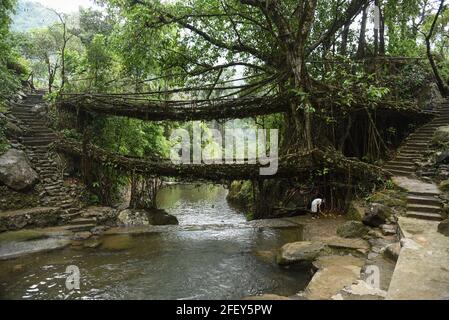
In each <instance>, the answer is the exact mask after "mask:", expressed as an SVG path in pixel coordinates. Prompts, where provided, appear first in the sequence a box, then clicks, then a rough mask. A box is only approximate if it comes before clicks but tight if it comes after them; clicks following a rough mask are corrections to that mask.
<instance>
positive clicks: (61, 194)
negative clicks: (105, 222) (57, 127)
mask: <svg viewBox="0 0 449 320" xmlns="http://www.w3.org/2000/svg"><path fill="white" fill-rule="evenodd" d="M42 97H43V96H42V94H31V95H28V96H27V97H26V98H25V99H24V100H22V101H20V102H19V103H14V104H13V105H12V108H11V113H12V114H13V115H14V116H15V117H16V118H17V119H18V120H20V121H21V122H22V123H23V124H24V125H26V126H27V127H28V130H27V132H26V133H25V134H24V135H23V136H21V137H19V139H18V140H19V141H20V142H21V143H22V144H23V145H24V146H25V147H26V152H27V155H28V157H29V159H30V161H31V163H32V165H33V167H34V168H35V170H36V171H37V172H38V174H39V176H40V178H41V185H42V191H41V192H40V194H39V196H40V202H41V203H42V204H45V205H46V206H52V207H58V208H59V210H60V211H61V215H60V217H61V218H64V221H70V220H71V219H73V218H76V217H77V216H78V215H79V214H78V212H79V210H80V208H79V207H78V204H77V202H76V199H75V198H73V197H72V196H71V194H72V190H71V189H69V188H66V187H65V186H64V183H63V178H62V177H61V173H60V172H59V170H58V167H57V164H56V162H55V161H54V160H51V159H52V155H51V152H50V150H49V148H48V146H49V145H50V144H51V143H53V142H54V141H55V140H56V139H57V135H56V134H55V133H54V132H53V130H51V129H50V128H49V127H48V125H47V123H46V120H45V119H44V118H42V117H41V116H40V115H39V114H37V113H35V112H33V111H32V109H33V107H35V106H36V105H37V104H43V103H44V102H43V99H42ZM81 222H82V221H75V223H74V224H76V226H73V227H74V231H75V232H76V231H78V230H80V231H84V230H87V229H89V228H91V227H93V226H95V223H93V222H95V221H92V220H85V221H84V223H81Z"/></svg>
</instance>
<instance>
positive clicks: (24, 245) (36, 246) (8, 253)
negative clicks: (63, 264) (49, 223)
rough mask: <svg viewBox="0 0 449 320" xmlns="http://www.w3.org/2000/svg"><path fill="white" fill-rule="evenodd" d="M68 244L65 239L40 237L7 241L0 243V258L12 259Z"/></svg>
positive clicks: (63, 246)
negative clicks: (30, 239) (20, 240)
mask: <svg viewBox="0 0 449 320" xmlns="http://www.w3.org/2000/svg"><path fill="white" fill-rule="evenodd" d="M69 244H70V240H66V239H51V238H49V239H42V240H33V241H23V242H8V243H6V244H2V245H0V260H7V259H14V258H17V257H20V256H23V255H28V254H32V253H38V252H47V251H52V250H57V249H63V248H65V247H66V246H68V245H69Z"/></svg>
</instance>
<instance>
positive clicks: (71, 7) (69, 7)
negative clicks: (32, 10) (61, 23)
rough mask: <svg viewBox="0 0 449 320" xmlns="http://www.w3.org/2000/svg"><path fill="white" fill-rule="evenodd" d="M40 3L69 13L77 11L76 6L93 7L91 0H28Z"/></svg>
mask: <svg viewBox="0 0 449 320" xmlns="http://www.w3.org/2000/svg"><path fill="white" fill-rule="evenodd" d="M30 1H35V2H39V3H41V4H42V5H43V6H45V7H47V8H52V9H55V10H56V11H58V12H64V13H70V12H74V11H78V7H80V6H82V7H84V8H88V7H95V5H94V3H93V1H92V0H30Z"/></svg>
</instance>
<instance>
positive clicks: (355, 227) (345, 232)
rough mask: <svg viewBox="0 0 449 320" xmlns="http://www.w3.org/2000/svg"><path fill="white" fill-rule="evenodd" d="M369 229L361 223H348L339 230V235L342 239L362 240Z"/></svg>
mask: <svg viewBox="0 0 449 320" xmlns="http://www.w3.org/2000/svg"><path fill="white" fill-rule="evenodd" d="M368 231H369V229H368V228H367V227H366V226H365V225H363V223H361V222H359V221H348V222H346V223H344V224H342V225H341V226H339V227H338V228H337V234H338V235H339V236H340V237H342V238H361V237H363V236H365V235H366V234H367V233H368Z"/></svg>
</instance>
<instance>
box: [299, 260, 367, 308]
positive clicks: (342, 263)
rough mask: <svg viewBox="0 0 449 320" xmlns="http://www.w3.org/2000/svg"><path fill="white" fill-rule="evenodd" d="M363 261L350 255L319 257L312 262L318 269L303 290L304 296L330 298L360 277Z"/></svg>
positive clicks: (318, 298)
mask: <svg viewBox="0 0 449 320" xmlns="http://www.w3.org/2000/svg"><path fill="white" fill-rule="evenodd" d="M364 263H365V262H364V260H363V259H360V258H356V257H353V256H350V255H347V256H336V255H332V256H322V257H319V258H318V259H317V260H316V261H315V262H313V265H314V266H315V268H316V269H318V271H317V272H316V273H315V275H314V276H313V278H312V280H311V281H310V282H309V284H308V285H307V287H306V289H305V290H304V296H305V297H306V298H307V299H311V300H328V299H331V298H332V297H333V296H335V295H336V294H338V293H339V292H340V291H341V290H342V289H343V288H345V287H347V286H350V285H351V284H352V283H354V282H355V281H356V280H357V279H358V278H359V277H360V272H361V270H362V266H363V265H364Z"/></svg>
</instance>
